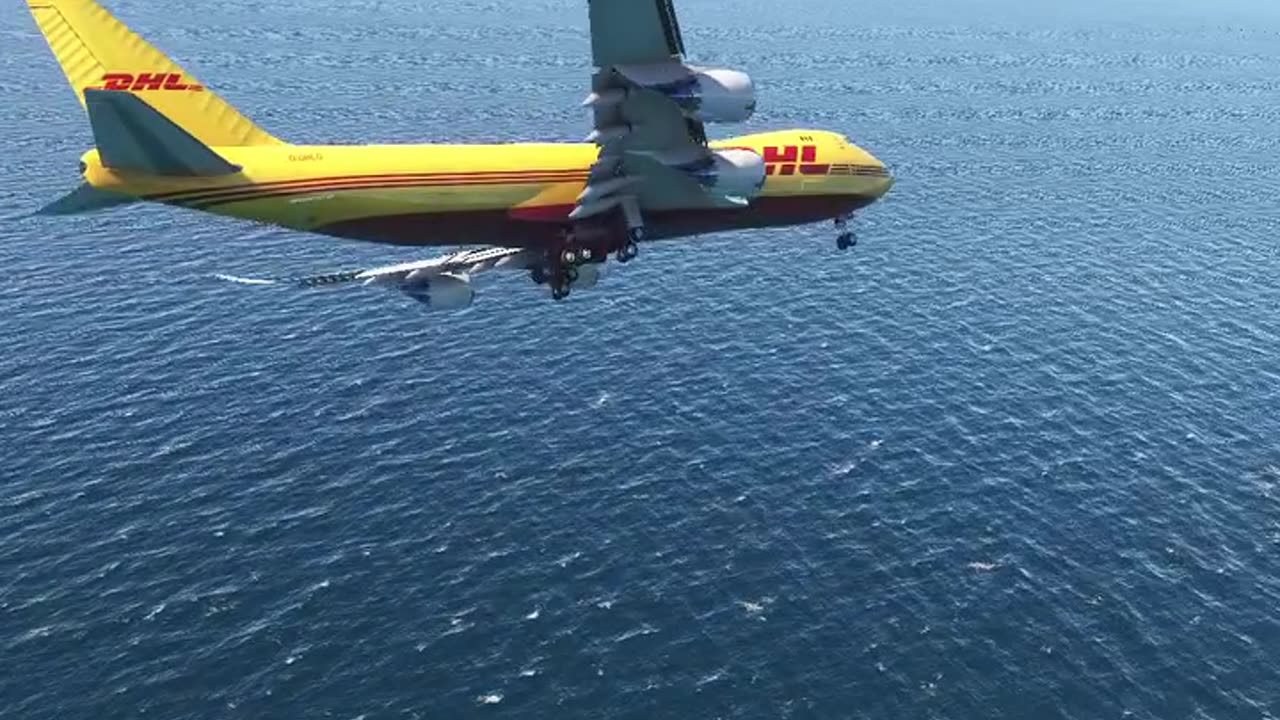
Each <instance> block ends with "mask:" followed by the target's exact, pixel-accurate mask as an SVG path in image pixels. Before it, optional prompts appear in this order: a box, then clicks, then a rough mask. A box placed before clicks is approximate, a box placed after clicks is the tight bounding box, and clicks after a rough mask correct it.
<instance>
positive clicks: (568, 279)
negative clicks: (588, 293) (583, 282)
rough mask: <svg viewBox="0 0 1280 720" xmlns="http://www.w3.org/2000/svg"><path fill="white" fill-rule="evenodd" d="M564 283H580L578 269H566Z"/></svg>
mask: <svg viewBox="0 0 1280 720" xmlns="http://www.w3.org/2000/svg"><path fill="white" fill-rule="evenodd" d="M564 282H565V284H566V285H572V284H574V283H576V282H578V268H576V267H567V268H565V269H564Z"/></svg>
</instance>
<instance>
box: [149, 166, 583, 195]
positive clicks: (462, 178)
mask: <svg viewBox="0 0 1280 720" xmlns="http://www.w3.org/2000/svg"><path fill="white" fill-rule="evenodd" d="M586 176H587V170H585V169H580V170H517V171H505V172H496V171H495V172H472V173H400V174H386V175H335V176H331V177H318V178H306V179H302V180H280V181H277V182H268V183H243V184H240V185H228V186H225V187H220V188H202V189H200V190H183V191H180V192H171V193H159V194H156V195H148V196H147V197H146V199H147V200H153V201H157V202H165V201H169V200H182V201H198V200H201V199H205V198H212V197H216V196H219V195H234V194H239V193H243V192H256V191H261V190H274V189H277V188H286V187H290V188H291V187H305V186H310V185H324V184H328V183H337V182H347V181H353V182H354V181H375V180H378V181H380V180H450V181H459V182H466V181H468V180H472V179H490V178H493V179H497V178H502V179H512V180H517V181H519V180H521V179H523V178H526V177H538V178H543V177H563V178H564V179H565V181H566V182H568V181H572V180H578V179H585V178H586Z"/></svg>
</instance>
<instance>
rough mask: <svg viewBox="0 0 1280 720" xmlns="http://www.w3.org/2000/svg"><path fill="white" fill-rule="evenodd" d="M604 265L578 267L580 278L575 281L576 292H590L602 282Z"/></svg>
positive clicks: (591, 264) (595, 264)
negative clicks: (601, 276)
mask: <svg viewBox="0 0 1280 720" xmlns="http://www.w3.org/2000/svg"><path fill="white" fill-rule="evenodd" d="M603 269H604V265H600V264H597V263H587V264H585V265H579V266H578V267H577V272H578V278H577V279H576V280H574V281H573V287H574V289H576V290H590V289H591V288H593V287H595V286H596V284H597V283H599V282H600V275H601V274H602V272H603Z"/></svg>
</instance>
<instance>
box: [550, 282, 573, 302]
mask: <svg viewBox="0 0 1280 720" xmlns="http://www.w3.org/2000/svg"><path fill="white" fill-rule="evenodd" d="M567 297H569V284H568V283H564V284H563V285H554V286H552V288H551V299H552V300H555V301H557V302H559V301H560V300H563V299H565V298H567Z"/></svg>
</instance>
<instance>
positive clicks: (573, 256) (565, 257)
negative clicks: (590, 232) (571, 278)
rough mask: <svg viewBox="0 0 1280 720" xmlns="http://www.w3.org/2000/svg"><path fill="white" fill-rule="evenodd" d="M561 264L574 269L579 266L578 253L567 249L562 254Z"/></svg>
mask: <svg viewBox="0 0 1280 720" xmlns="http://www.w3.org/2000/svg"><path fill="white" fill-rule="evenodd" d="M560 262H562V263H564V264H565V266H566V267H572V266H574V265H577V264H578V252H577V251H576V250H574V249H573V248H565V249H564V250H562V251H561V252H560Z"/></svg>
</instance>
